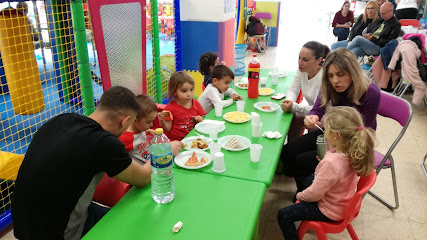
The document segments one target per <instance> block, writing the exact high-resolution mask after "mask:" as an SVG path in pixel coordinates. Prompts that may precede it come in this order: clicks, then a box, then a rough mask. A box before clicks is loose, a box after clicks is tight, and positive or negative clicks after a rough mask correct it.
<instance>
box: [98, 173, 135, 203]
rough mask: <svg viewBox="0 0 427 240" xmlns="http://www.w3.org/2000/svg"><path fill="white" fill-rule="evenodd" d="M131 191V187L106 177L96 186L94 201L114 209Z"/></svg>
mask: <svg viewBox="0 0 427 240" xmlns="http://www.w3.org/2000/svg"><path fill="white" fill-rule="evenodd" d="M129 190H130V185H129V184H127V183H124V182H121V181H119V180H117V179H115V178H112V177H109V176H108V175H107V174H105V175H104V177H103V178H102V180H101V182H100V183H99V184H98V186H96V189H95V193H94V194H93V200H94V201H95V202H99V203H101V204H103V205H105V206H109V207H113V206H114V205H116V203H117V202H118V201H119V200H120V199H121V198H122V197H123V196H124V195H125V194H126V193H127V192H128V191H129Z"/></svg>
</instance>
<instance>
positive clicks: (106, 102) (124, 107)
mask: <svg viewBox="0 0 427 240" xmlns="http://www.w3.org/2000/svg"><path fill="white" fill-rule="evenodd" d="M98 109H99V110H102V111H108V112H111V113H116V114H120V115H123V114H125V113H126V112H129V111H130V112H132V113H133V114H135V115H136V114H137V113H138V111H139V104H138V102H137V101H136V97H135V94H133V92H132V91H131V90H129V89H127V88H125V87H121V86H114V87H111V88H109V89H108V90H107V91H105V92H104V94H102V97H101V99H100V100H99V104H98Z"/></svg>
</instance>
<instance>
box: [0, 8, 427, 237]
mask: <svg viewBox="0 0 427 240" xmlns="http://www.w3.org/2000/svg"><path fill="white" fill-rule="evenodd" d="M341 4H342V1H341V0H340V1H337V0H328V1H318V0H304V1H290V0H282V10H281V15H280V16H281V23H280V24H281V27H280V29H279V43H278V47H271V48H269V49H268V50H267V52H266V54H265V55H259V60H260V62H261V64H262V67H263V68H271V67H272V66H274V65H277V66H279V68H280V69H281V70H288V71H295V69H296V68H297V59H298V52H299V50H300V49H301V46H302V45H303V44H304V43H305V42H307V41H311V40H316V41H319V42H322V43H324V44H326V45H328V46H330V45H331V43H332V42H333V41H334V36H333V35H332V29H331V28H329V27H328V25H329V21H331V18H333V14H334V13H335V12H336V11H337V10H338V9H339V7H340V6H341ZM296 10H297V11H296ZM331 13H332V17H331ZM246 56H247V57H246V66H247V63H248V62H249V61H250V59H251V53H249V52H247V54H246ZM404 97H405V98H406V99H409V100H410V98H411V95H410V94H406V95H405V96H404ZM398 127H399V125H398V124H397V123H395V122H393V121H392V120H389V119H386V118H383V117H378V129H377V138H378V147H377V149H378V150H379V151H380V152H382V153H385V151H386V150H387V148H388V146H390V144H391V143H392V141H393V140H394V139H395V137H396V136H397V133H398V131H397V130H396V129H397V128H398ZM426 153H427V108H426V107H424V106H423V105H421V106H413V118H412V122H411V124H410V126H409V128H408V130H407V131H406V134H405V136H404V137H403V139H402V140H401V142H400V143H399V144H398V145H397V147H396V149H395V152H394V154H393V156H394V158H395V161H396V171H397V173H396V175H397V185H398V191H399V200H400V207H399V209H397V210H395V211H391V210H389V209H388V208H387V207H385V206H384V205H382V204H380V203H379V202H378V201H377V200H375V199H374V198H373V197H371V196H369V195H368V196H366V197H365V199H364V201H363V204H362V210H361V213H360V214H359V216H358V217H357V218H356V219H355V220H354V221H353V226H354V229H355V230H356V232H357V234H358V236H359V238H360V239H366V240H371V239H372V240H374V239H375V240H376V239H398V240H401V239H419V240H424V239H427V178H426V177H425V176H424V174H423V172H422V170H421V166H420V162H421V159H422V158H423V157H424V155H425V154H426ZM373 190H375V191H377V192H378V193H381V194H383V195H384V196H385V197H386V198H387V199H390V200H392V197H393V189H392V186H391V175H390V171H389V170H383V171H382V172H381V173H380V174H379V176H378V179H377V182H376V184H375V186H374V187H373ZM295 191H296V187H295V184H294V181H293V179H291V178H288V177H286V176H282V175H280V176H279V175H276V176H275V177H274V180H273V183H272V185H271V187H270V188H269V189H268V190H267V192H266V195H265V198H264V203H263V206H262V208H261V212H260V225H259V239H260V240H275V239H283V237H282V235H281V232H280V229H279V226H278V224H277V220H276V215H277V212H278V211H279V209H280V208H282V207H285V206H287V205H290V204H292V202H291V199H292V197H293V195H294V193H295ZM2 239H4V240H9V239H10V240H12V239H15V238H14V237H13V233H12V231H10V232H9V233H7V234H6V235H4V236H3V237H2ZM304 239H316V237H315V235H314V234H311V233H309V234H307V235H306V236H305V237H304ZM328 239H340V240H341V239H350V236H349V234H348V233H347V232H346V231H344V232H343V233H340V234H335V235H330V234H328Z"/></svg>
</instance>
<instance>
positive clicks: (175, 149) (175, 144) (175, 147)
mask: <svg viewBox="0 0 427 240" xmlns="http://www.w3.org/2000/svg"><path fill="white" fill-rule="evenodd" d="M171 145H172V154H173V155H174V156H176V155H178V153H179V152H181V149H182V148H183V147H184V143H182V142H181V141H172V142H171Z"/></svg>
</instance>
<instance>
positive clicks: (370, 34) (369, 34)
mask: <svg viewBox="0 0 427 240" xmlns="http://www.w3.org/2000/svg"><path fill="white" fill-rule="evenodd" d="M372 36H373V35H372V33H367V34H364V35H363V37H364V38H366V39H368V40H371V38H372Z"/></svg>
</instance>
